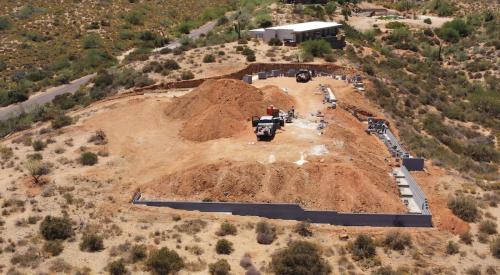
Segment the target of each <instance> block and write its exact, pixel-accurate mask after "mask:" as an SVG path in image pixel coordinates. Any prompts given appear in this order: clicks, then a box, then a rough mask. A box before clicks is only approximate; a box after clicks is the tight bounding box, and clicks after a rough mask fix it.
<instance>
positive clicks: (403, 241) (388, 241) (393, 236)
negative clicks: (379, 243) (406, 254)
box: [384, 231, 411, 250]
mask: <svg viewBox="0 0 500 275" xmlns="http://www.w3.org/2000/svg"><path fill="white" fill-rule="evenodd" d="M384 245H385V246H387V247H389V248H391V249H392V250H404V249H405V248H406V247H410V246H411V236H410V234H408V233H401V232H399V231H394V232H390V233H388V234H387V236H385V239H384Z"/></svg>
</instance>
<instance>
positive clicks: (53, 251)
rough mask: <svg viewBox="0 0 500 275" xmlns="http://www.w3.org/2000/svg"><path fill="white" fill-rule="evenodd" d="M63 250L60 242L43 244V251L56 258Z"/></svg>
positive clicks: (54, 241)
mask: <svg viewBox="0 0 500 275" xmlns="http://www.w3.org/2000/svg"><path fill="white" fill-rule="evenodd" d="M63 250H64V246H63V243H62V241H61V240H53V241H46V242H45V243H44V244H43V251H45V252H47V253H49V254H50V255H51V256H58V255H59V254H61V252H62V251H63Z"/></svg>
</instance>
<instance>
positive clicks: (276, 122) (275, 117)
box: [252, 105, 288, 141]
mask: <svg viewBox="0 0 500 275" xmlns="http://www.w3.org/2000/svg"><path fill="white" fill-rule="evenodd" d="M266 113H267V115H265V116H262V117H260V118H259V117H258V116H253V117H252V127H255V131H254V132H255V135H256V136H257V140H258V141H261V140H271V139H273V138H274V136H275V135H276V130H278V129H281V127H284V126H285V120H288V117H287V114H285V113H283V112H281V111H280V110H279V109H277V108H275V107H274V106H273V105H270V106H269V107H267V110H266Z"/></svg>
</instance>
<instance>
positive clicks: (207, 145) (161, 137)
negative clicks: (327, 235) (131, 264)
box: [74, 78, 405, 212]
mask: <svg viewBox="0 0 500 275" xmlns="http://www.w3.org/2000/svg"><path fill="white" fill-rule="evenodd" d="M320 83H325V84H330V85H331V86H332V88H334V90H335V91H336V92H337V90H338V96H339V100H341V101H342V100H344V99H345V100H346V101H352V104H356V103H359V102H360V98H359V96H356V95H351V94H353V93H355V92H354V91H353V89H352V88H351V87H349V86H347V85H346V84H345V83H344V82H342V81H335V80H331V79H326V78H324V79H316V80H315V81H312V82H310V83H308V84H302V85H301V84H297V83H296V82H295V80H294V79H291V78H290V79H289V78H277V79H270V80H266V81H259V82H257V83H256V86H258V87H262V86H266V85H269V84H271V85H273V84H274V85H276V84H278V85H280V88H284V89H286V90H287V91H288V93H289V94H290V95H291V96H292V97H294V98H295V99H296V101H297V106H296V110H297V112H298V113H299V119H298V120H297V121H296V122H294V123H292V124H290V125H287V126H286V127H285V128H284V130H283V131H280V132H279V133H278V134H277V136H276V138H275V139H274V140H273V141H271V142H256V139H255V135H254V134H253V131H252V129H251V125H250V123H248V128H247V130H246V131H243V132H241V133H240V134H238V135H236V136H235V137H232V138H224V139H218V140H212V141H207V142H190V141H186V140H183V139H181V138H180V137H179V136H178V129H179V128H180V125H181V123H183V121H178V120H172V119H170V118H168V117H166V116H162V115H158V114H162V113H163V112H162V111H163V110H164V109H165V108H166V107H167V106H168V102H169V98H168V97H165V96H161V97H155V98H150V99H148V98H140V99H139V98H137V99H126V100H124V101H121V102H116V103H113V104H111V105H110V106H109V107H107V108H105V111H101V112H98V113H96V114H95V115H92V116H91V117H89V118H88V119H82V122H81V125H80V126H78V127H77V128H78V129H75V131H77V132H75V133H74V134H75V135H81V132H91V131H95V130H96V129H102V130H104V132H105V133H107V136H108V138H109V143H108V145H107V150H108V151H109V153H110V155H112V156H114V157H113V158H112V160H111V161H110V163H109V165H108V166H107V167H106V168H105V169H104V171H99V170H96V173H97V174H101V173H105V174H106V175H109V176H111V175H110V173H111V172H112V174H113V175H115V176H119V177H121V178H124V179H126V182H127V183H128V184H126V185H128V186H129V187H128V189H129V192H132V191H133V190H134V189H135V188H136V187H139V188H140V189H141V190H142V191H143V192H144V193H145V196H150V197H159V198H169V199H178V198H183V199H194V200H202V199H206V198H212V199H220V200H222V199H223V200H232V201H240V200H243V201H255V200H257V201H268V202H271V201H281V202H297V203H301V204H303V205H304V206H305V207H308V208H320V209H335V210H339V211H369V212H370V211H373V212H404V211H405V210H404V207H403V206H402V204H401V202H400V200H399V197H398V194H397V189H396V186H395V184H394V180H393V179H392V178H391V177H390V176H389V172H390V169H391V167H390V163H389V161H388V160H387V159H389V155H388V154H387V152H386V150H385V148H384V147H383V145H382V144H381V143H380V142H379V141H378V140H377V139H376V138H375V137H370V136H366V134H365V133H364V128H365V127H366V125H364V124H362V123H360V122H358V121H357V120H356V119H354V118H353V117H352V116H351V115H350V114H349V113H347V112H346V111H344V110H342V109H340V108H339V109H337V110H332V111H327V112H326V118H327V121H329V122H330V125H329V127H328V130H327V131H325V132H324V135H320V133H319V132H318V131H317V130H316V129H315V128H316V123H317V122H318V121H319V118H318V117H316V116H312V115H311V113H315V112H317V111H318V110H323V111H324V110H325V109H326V108H325V105H323V103H322V95H321V94H319V93H318V85H319V84H320ZM364 104H365V105H368V104H367V103H366V102H365V103H364ZM256 115H258V114H256ZM330 129H331V130H330ZM337 129H338V130H337ZM78 132H80V133H78ZM358 136H359V137H360V138H356V137H358ZM351 142H352V143H351ZM243 152H244V153H243ZM301 159H302V160H304V165H297V164H296V163H297V162H298V161H300V160H301ZM229 172H230V173H229ZM262 173H263V174H262ZM216 175H217V176H216ZM280 175H281V176H280ZM214 177H215V178H214ZM276 177H279V178H276ZM283 177H284V178H283ZM243 178H244V179H245V180H243V181H240V180H239V179H243ZM297 194H300V195H297ZM317 194H321V195H320V196H317ZM129 195H130V193H128V194H127V195H126V196H129Z"/></svg>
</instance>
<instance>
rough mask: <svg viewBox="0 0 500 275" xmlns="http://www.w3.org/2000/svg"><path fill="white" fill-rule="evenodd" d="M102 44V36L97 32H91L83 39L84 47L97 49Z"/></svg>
mask: <svg viewBox="0 0 500 275" xmlns="http://www.w3.org/2000/svg"><path fill="white" fill-rule="evenodd" d="M101 46H102V40H101V37H100V36H99V35H97V34H89V35H88V36H86V37H85V38H84V39H83V48H84V49H96V48H99V47H101Z"/></svg>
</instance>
